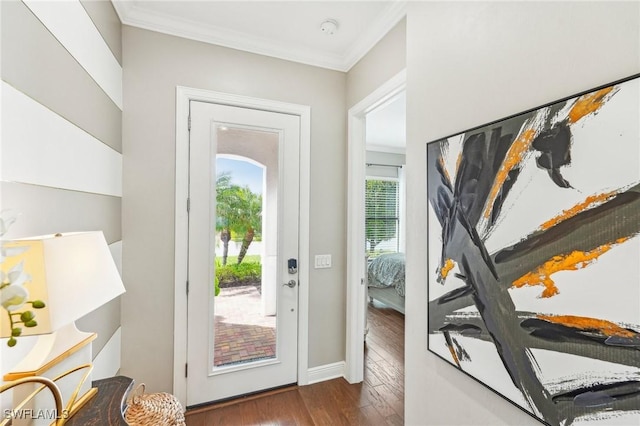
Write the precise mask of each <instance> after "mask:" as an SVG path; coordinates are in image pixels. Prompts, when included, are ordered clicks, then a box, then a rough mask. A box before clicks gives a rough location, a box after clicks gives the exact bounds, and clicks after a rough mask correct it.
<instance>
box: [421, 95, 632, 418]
mask: <svg viewBox="0 0 640 426" xmlns="http://www.w3.org/2000/svg"><path fill="white" fill-rule="evenodd" d="M571 101H572V100H567V101H563V102H559V103H556V104H554V105H551V106H547V107H545V108H546V110H544V109H539V110H538V111H537V112H535V113H534V112H529V113H525V114H521V115H519V116H516V117H511V118H509V119H506V120H503V121H502V122H499V123H496V124H491V125H487V126H485V127H483V128H479V129H476V130H474V131H471V132H469V133H468V134H467V135H464V137H465V139H464V143H463V147H462V153H461V161H460V163H459V166H458V170H457V174H456V177H455V182H453V185H452V182H449V178H448V175H447V174H446V173H445V172H444V170H443V169H442V165H441V164H440V156H441V155H442V151H441V150H440V147H441V146H444V145H446V144H447V141H446V140H442V141H439V142H435V143H431V144H428V145H427V173H428V179H427V185H428V193H427V194H428V198H429V203H430V205H431V206H432V208H433V210H434V212H435V214H436V217H437V218H438V221H439V222H440V224H441V227H442V252H441V265H443V264H444V261H445V259H451V260H453V261H455V262H456V263H457V264H458V266H459V269H460V272H461V275H462V279H463V280H464V281H465V283H466V285H467V286H466V287H464V288H463V289H458V290H457V291H453V292H449V293H447V294H446V295H444V296H443V297H442V298H440V299H438V300H436V301H432V302H430V303H429V332H430V333H433V332H442V333H443V334H445V335H446V336H448V337H447V338H448V339H449V341H451V342H452V339H453V336H452V334H456V333H458V332H460V333H461V332H463V331H467V330H474V333H473V334H468V337H471V338H479V339H483V340H489V341H491V342H492V343H493V344H494V345H495V347H496V349H497V351H498V354H499V356H500V359H501V360H502V362H503V364H504V366H505V369H506V371H507V373H508V374H509V376H510V377H511V379H512V380H513V383H514V384H515V385H516V386H517V387H518V388H519V389H520V390H521V392H522V393H523V395H524V396H525V399H526V400H527V401H528V402H529V403H530V405H531V407H532V410H533V412H534V413H535V416H536V417H538V418H540V419H542V420H543V421H545V422H548V423H549V424H552V425H559V424H562V423H564V424H570V423H571V422H572V421H573V419H575V418H576V417H577V416H580V415H582V414H587V415H588V414H592V413H597V412H599V411H598V410H594V409H593V407H586V406H583V405H584V404H582V405H581V403H580V401H579V400H578V402H576V400H575V399H567V400H565V399H560V400H552V399H551V395H550V394H549V392H548V391H547V390H546V389H545V387H544V386H543V385H542V383H541V382H540V380H539V379H538V377H537V375H536V366H535V359H534V357H533V355H532V353H531V348H536V347H540V348H550V349H551V350H555V351H559V352H565V353H580V352H581V351H584V353H585V354H586V355H587V356H589V351H590V350H593V348H606V349H607V350H606V353H608V354H611V359H616V358H615V357H623V358H622V359H624V361H629V360H631V361H630V362H631V363H632V364H633V363H634V361H633V360H634V359H635V360H637V359H638V355H637V354H638V351H637V349H636V348H635V346H633V345H631V346H629V345H628V343H629V342H628V341H626V342H624V343H625V344H623V345H620V346H618V345H616V346H611V344H612V343H616V344H619V343H620V342H619V341H616V339H610V338H608V337H607V338H605V339H598V338H585V337H587V336H586V335H585V334H584V333H579V332H575V331H572V332H568V331H567V330H563V331H564V335H563V339H564V340H562V341H559V340H560V339H557V340H554V339H553V338H552V339H549V338H547V336H545V333H544V332H546V331H547V330H548V329H547V328H546V327H544V330H542V329H541V328H538V329H537V331H538V333H537V334H539V335H536V332H535V331H536V330H533V331H534V332H532V333H529V332H530V331H532V330H530V329H527V328H526V327H524V328H523V327H519V326H518V325H519V324H520V322H522V321H527V320H530V319H531V318H533V317H534V316H535V313H521V312H516V310H515V307H514V306H513V301H512V300H511V298H510V296H509V293H508V291H509V287H510V286H511V285H512V283H513V281H515V280H516V279H518V278H519V277H521V276H522V275H524V274H525V273H527V272H530V271H532V270H534V269H535V268H536V267H537V266H539V265H540V264H542V262H544V261H545V260H548V259H549V258H550V256H553V255H556V254H562V253H566V251H562V250H560V248H561V247H565V246H566V247H567V248H568V249H571V247H576V249H579V247H592V248H593V247H598V246H599V245H602V244H604V243H610V242H612V241H615V238H613V239H612V238H611V237H614V236H616V235H621V236H622V235H626V236H629V235H633V233H634V232H637V231H631V232H630V229H631V230H633V229H637V228H638V224H639V223H640V221H639V220H638V216H639V214H638V211H640V209H638V206H637V203H636V200H631V201H629V202H628V203H626V204H625V205H623V206H618V207H615V206H613V205H610V207H611V206H613V208H611V211H606V212H595V213H593V212H592V213H590V214H592V215H593V216H592V217H590V218H589V219H588V221H587V223H580V220H583V219H584V216H582V217H578V216H580V215H577V216H576V217H574V218H572V219H571V220H567V221H565V222H563V223H561V224H559V225H557V226H555V227H553V228H551V229H550V230H547V231H541V232H536V233H534V234H533V235H530V236H528V237H527V238H526V239H525V240H524V241H523V242H522V243H519V245H518V244H517V245H514V246H512V247H509V248H505V249H503V250H501V251H499V252H498V253H496V254H494V255H492V256H487V253H486V247H485V246H484V243H483V241H482V239H481V238H480V237H479V236H478V233H477V230H476V229H477V225H478V223H479V221H480V220H481V219H482V215H483V213H484V211H485V209H486V208H487V206H486V205H485V204H486V203H487V202H488V200H489V194H490V191H491V188H492V186H493V184H494V181H495V178H496V175H497V172H498V171H499V170H500V167H501V164H502V162H503V160H504V158H505V156H506V153H507V152H508V149H509V147H510V146H511V145H512V144H513V141H514V136H513V135H518V134H519V133H520V132H521V131H522V130H523V129H525V126H524V124H525V123H527V120H529V119H531V118H532V117H533V115H534V114H535V115H536V119H543V120H545V123H543V126H542V127H536V129H538V130H541V132H540V133H539V134H538V135H537V137H536V138H534V141H533V143H532V146H531V148H530V152H534V151H537V152H538V153H539V156H538V157H537V158H536V162H537V164H538V167H539V168H541V169H543V170H545V171H547V173H548V174H549V176H550V177H551V179H552V181H553V182H554V183H555V184H556V185H558V186H560V187H563V188H570V187H571V185H570V184H569V182H568V181H566V179H564V177H563V176H562V174H561V172H560V168H561V167H564V166H566V165H569V164H570V163H571V153H570V147H571V131H570V130H571V129H570V126H566V122H565V123H556V124H554V125H553V126H556V127H555V128H554V127H552V124H551V123H552V119H551V117H552V116H553V115H554V114H556V113H557V112H558V111H560V110H561V109H562V108H563V107H564V106H565V105H566V104H567V103H568V102H571ZM563 126H565V127H563ZM525 158H527V156H524V157H523V159H525ZM521 167H522V165H521V164H516V165H514V166H513V167H512V168H511V170H509V171H508V176H507V179H506V180H505V182H503V183H502V184H501V187H500V188H498V193H497V195H496V197H495V199H494V200H493V205H491V206H489V207H490V208H491V216H490V218H488V227H486V228H485V229H483V230H484V231H486V232H487V233H488V234H486V235H484V236H483V238H486V237H487V235H489V234H490V232H491V231H492V228H493V227H494V226H495V225H496V223H497V220H498V218H499V215H500V210H501V208H502V205H503V203H504V200H505V199H506V198H507V195H508V194H509V191H510V190H511V189H512V188H513V185H514V183H515V182H516V181H517V179H518V178H519V176H520V169H521ZM636 192H638V191H636ZM616 198H617V197H616ZM542 201H543V200H541V202H542ZM618 201H620V200H618ZM571 224H573V226H574V227H573V228H572V229H569V228H570V227H571ZM603 225H604V228H607V229H606V230H604V231H603V230H602V229H603ZM563 227H564V228H565V229H564V230H565V231H568V232H565V233H564V234H563V233H562V232H560V231H562V230H563ZM593 231H595V232H593ZM600 241H603V242H602V243H599V242H600ZM556 249H558V250H556ZM583 250H584V249H583ZM470 305H475V307H476V308H477V309H478V312H479V313H480V318H479V319H477V322H474V320H475V319H474V318H457V319H456V318H454V315H452V314H451V313H453V312H454V311H455V309H454V307H458V308H462V307H465V306H470ZM448 313H449V314H448ZM456 321H457V322H456ZM525 324H528V325H531V324H530V323H525ZM473 325H476V326H477V328H473V327H472V326H473ZM457 327H458V330H456V328H457ZM443 330H446V331H443ZM478 330H479V331H478ZM540 331H543V332H542V333H540ZM540 334H541V335H540ZM596 334H597V333H596ZM592 337H593V336H592ZM604 352H605V351H603V353H604ZM456 356H457V355H456ZM607 356H609V355H607ZM607 356H605V355H602V357H604V358H606V357H607ZM594 358H598V357H597V356H596V357H594ZM624 363H625V362H622V364H624ZM582 398H585V397H582ZM638 401H639V399H638V395H635V394H634V395H632V396H631V397H630V398H627V399H624V400H620V399H615V400H614V401H613V402H612V403H611V404H609V405H607V407H606V408H607V409H619V410H621V411H627V410H633V409H637V407H638V406H640V405H638ZM565 421H566V423H565Z"/></svg>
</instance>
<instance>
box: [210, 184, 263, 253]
mask: <svg viewBox="0 0 640 426" xmlns="http://www.w3.org/2000/svg"><path fill="white" fill-rule="evenodd" d="M261 228H262V196H261V195H259V194H255V193H253V192H251V190H250V189H249V187H241V186H239V185H235V184H233V183H232V181H231V175H230V174H229V173H221V174H219V175H218V177H217V178H216V230H218V231H220V239H221V240H222V243H223V250H222V264H223V265H226V264H227V257H228V253H229V241H231V238H232V233H241V234H244V236H243V238H242V246H241V247H240V253H239V254H238V263H241V262H242V260H243V259H244V257H245V255H246V254H247V249H248V248H249V245H250V244H251V242H252V241H253V239H254V237H255V234H256V232H261Z"/></svg>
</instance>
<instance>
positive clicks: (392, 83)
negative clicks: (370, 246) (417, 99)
mask: <svg viewBox="0 0 640 426" xmlns="http://www.w3.org/2000/svg"><path fill="white" fill-rule="evenodd" d="M406 84H407V73H406V70H402V71H400V72H399V73H398V74H396V75H395V76H393V77H392V78H391V79H390V80H388V81H387V82H386V83H384V84H383V85H382V86H380V87H378V88H377V89H376V90H374V91H373V92H372V93H371V94H369V95H368V96H367V97H366V98H364V99H363V100H361V101H360V102H358V103H357V104H356V105H354V106H353V107H351V108H350V109H349V113H348V120H349V124H348V125H349V129H348V147H349V150H348V160H347V164H348V171H347V182H348V190H347V194H348V195H347V200H348V201H347V342H346V346H347V353H346V364H345V378H346V379H347V381H348V382H349V383H359V382H361V381H362V380H363V379H364V345H363V339H364V328H365V315H366V311H365V303H367V301H366V300H365V288H364V285H363V284H364V282H365V280H364V278H365V262H364V260H365V259H364V256H365V245H364V241H365V230H364V189H365V178H366V164H365V163H366V134H365V129H366V127H365V124H366V123H365V116H366V115H367V114H368V113H369V112H371V111H373V110H374V109H376V108H377V107H379V106H380V105H382V104H383V103H385V102H387V101H389V100H390V99H392V98H393V97H394V96H396V95H397V94H398V93H400V92H402V91H403V90H405V88H406Z"/></svg>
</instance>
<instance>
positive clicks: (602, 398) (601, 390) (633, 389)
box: [552, 380, 640, 407]
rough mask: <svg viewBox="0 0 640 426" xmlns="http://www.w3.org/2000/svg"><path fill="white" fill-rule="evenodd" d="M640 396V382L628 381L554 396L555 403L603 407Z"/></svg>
mask: <svg viewBox="0 0 640 426" xmlns="http://www.w3.org/2000/svg"><path fill="white" fill-rule="evenodd" d="M638 395H640V381H637V380H627V381H623V382H616V383H606V384H598V385H592V386H585V387H581V388H578V389H574V390H572V391H570V392H564V393H560V394H557V395H554V396H553V398H552V399H553V401H554V402H559V401H573V402H574V403H575V404H576V405H577V406H582V407H601V406H606V405H610V404H611V403H612V402H613V401H615V400H618V399H624V398H628V397H632V396H638Z"/></svg>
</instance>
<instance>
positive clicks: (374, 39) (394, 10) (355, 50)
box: [342, 0, 407, 71]
mask: <svg viewBox="0 0 640 426" xmlns="http://www.w3.org/2000/svg"><path fill="white" fill-rule="evenodd" d="M406 15H407V2H406V1H405V0H396V1H394V2H393V3H391V4H390V5H389V6H388V7H387V9H386V10H385V11H384V12H383V13H382V14H381V15H380V16H378V19H376V21H375V22H374V23H373V24H372V25H371V27H370V28H369V29H368V30H367V31H366V32H365V33H363V34H362V35H361V36H360V38H359V39H358V40H356V42H355V43H354V44H353V45H352V46H351V48H350V49H349V50H348V51H347V54H346V55H345V56H344V58H343V60H342V63H343V66H344V68H345V71H349V70H350V69H351V67H353V66H354V65H355V64H357V63H358V61H359V60H360V59H362V58H363V57H364V55H366V54H367V53H368V52H369V50H371V49H372V48H373V47H374V46H375V45H376V44H377V43H378V42H379V41H380V40H381V39H382V38H383V37H384V36H385V35H387V33H388V32H389V31H391V29H393V27H395V26H396V24H397V23H398V22H400V21H401V20H402V18H404V17H405V16H406Z"/></svg>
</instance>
